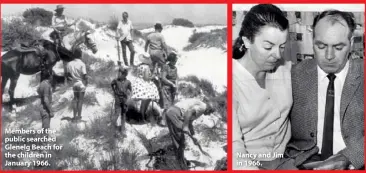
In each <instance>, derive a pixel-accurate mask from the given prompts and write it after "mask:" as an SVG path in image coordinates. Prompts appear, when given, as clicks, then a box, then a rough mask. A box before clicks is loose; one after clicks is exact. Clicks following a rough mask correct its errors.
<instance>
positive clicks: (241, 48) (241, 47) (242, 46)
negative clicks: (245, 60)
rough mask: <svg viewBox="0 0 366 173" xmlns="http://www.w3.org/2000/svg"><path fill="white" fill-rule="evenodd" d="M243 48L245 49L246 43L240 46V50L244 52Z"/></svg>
mask: <svg viewBox="0 0 366 173" xmlns="http://www.w3.org/2000/svg"><path fill="white" fill-rule="evenodd" d="M243 49H244V43H243V44H242V45H241V46H240V48H239V50H240V52H242V51H243Z"/></svg>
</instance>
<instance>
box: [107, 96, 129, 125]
mask: <svg viewBox="0 0 366 173" xmlns="http://www.w3.org/2000/svg"><path fill="white" fill-rule="evenodd" d="M126 112H127V105H126V104H125V102H124V101H121V102H120V101H118V99H116V102H115V104H114V113H113V115H112V118H111V121H112V124H113V125H114V127H115V128H117V119H118V117H119V116H121V127H120V129H119V130H120V131H125V123H126Z"/></svg>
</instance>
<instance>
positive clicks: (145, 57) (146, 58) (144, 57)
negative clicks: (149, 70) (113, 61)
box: [139, 53, 152, 64]
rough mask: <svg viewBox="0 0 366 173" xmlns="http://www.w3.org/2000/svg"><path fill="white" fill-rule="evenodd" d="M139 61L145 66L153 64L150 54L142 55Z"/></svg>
mask: <svg viewBox="0 0 366 173" xmlns="http://www.w3.org/2000/svg"><path fill="white" fill-rule="evenodd" d="M139 61H140V63H141V64H142V63H144V64H152V61H151V58H150V55H149V54H148V53H141V54H140V55H139Z"/></svg>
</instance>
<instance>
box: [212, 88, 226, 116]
mask: <svg viewBox="0 0 366 173" xmlns="http://www.w3.org/2000/svg"><path fill="white" fill-rule="evenodd" d="M214 101H215V102H216V104H217V107H216V111H217V112H218V113H219V114H220V115H221V120H222V121H224V122H227V91H226V90H225V92H223V93H220V94H219V95H218V96H217V97H216V98H214Z"/></svg>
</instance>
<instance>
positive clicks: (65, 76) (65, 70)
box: [62, 61, 67, 85]
mask: <svg viewBox="0 0 366 173" xmlns="http://www.w3.org/2000/svg"><path fill="white" fill-rule="evenodd" d="M62 63H63V66H64V83H65V85H67V68H66V62H65V61H63V62H62Z"/></svg>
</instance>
